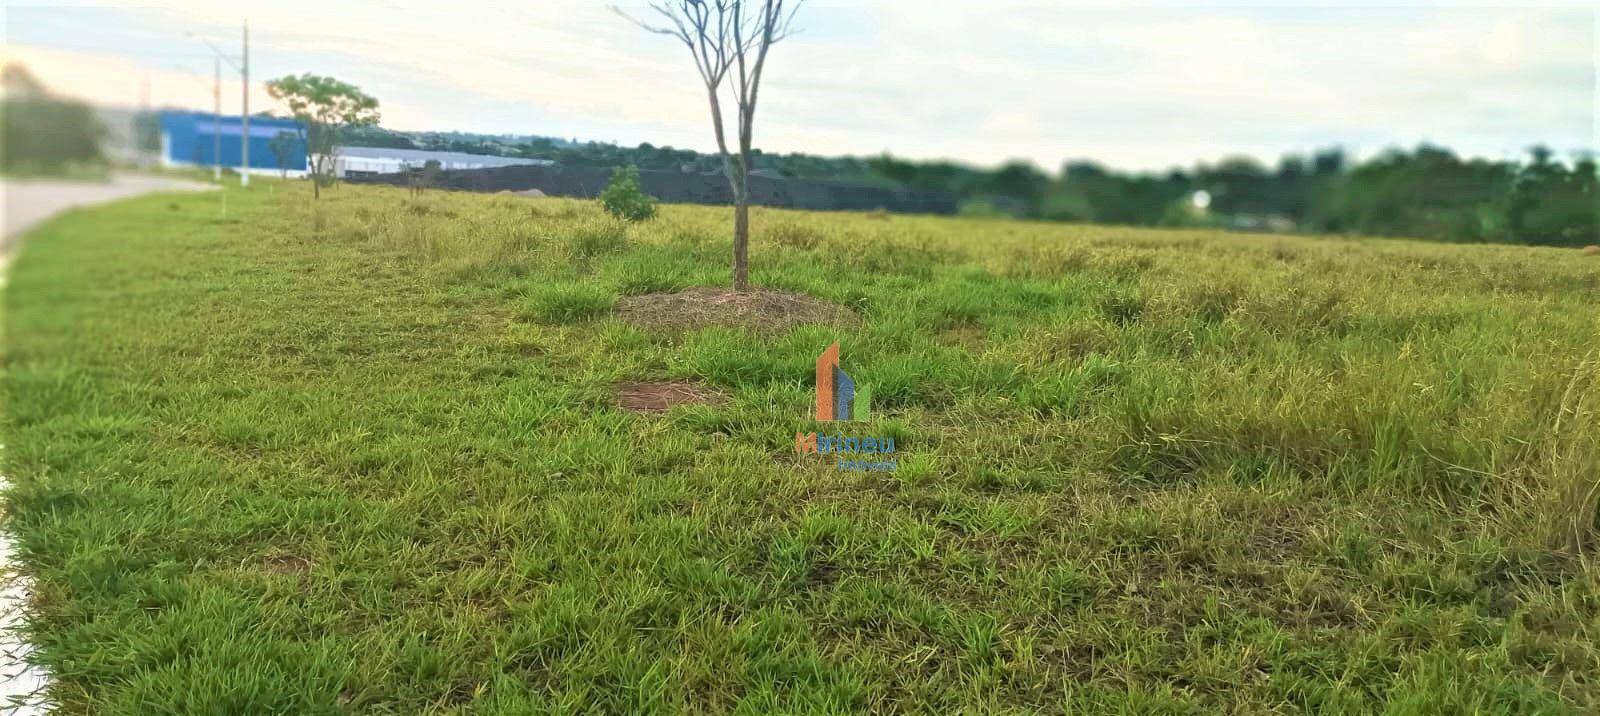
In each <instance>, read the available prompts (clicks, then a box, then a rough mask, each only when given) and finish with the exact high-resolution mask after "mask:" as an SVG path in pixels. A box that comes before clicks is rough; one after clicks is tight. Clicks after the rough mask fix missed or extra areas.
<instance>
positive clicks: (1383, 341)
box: [3, 183, 1600, 714]
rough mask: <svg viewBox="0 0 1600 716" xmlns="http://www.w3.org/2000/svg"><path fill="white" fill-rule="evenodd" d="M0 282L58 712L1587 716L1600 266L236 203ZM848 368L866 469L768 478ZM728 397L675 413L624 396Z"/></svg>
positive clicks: (535, 205) (950, 231)
mask: <svg viewBox="0 0 1600 716" xmlns="http://www.w3.org/2000/svg"><path fill="white" fill-rule="evenodd" d="M227 206H228V213H227V216H226V218H223V217H222V216H221V215H220V214H219V211H218V198H217V196H216V195H209V196H207V195H186V196H177V197H152V198H147V199H141V200H135V201H131V202H126V203H122V204H119V205H116V206H113V207H108V208H104V209H99V210H94V211H89V212H79V213H75V214H72V215H69V216H66V217H63V218H61V219H58V220H56V221H54V222H52V223H50V224H48V225H46V226H45V227H42V228H41V229H40V230H38V231H36V232H34V233H33V234H32V235H31V236H30V237H29V239H28V241H27V244H26V245H25V247H24V249H23V251H22V255H21V256H20V257H19V258H18V260H17V262H16V263H15V265H14V266H13V269H12V276H11V278H10V281H9V285H8V286H7V287H6V297H5V298H6V306H5V316H6V326H5V331H6V336H5V340H6V363H5V376H4V386H5V395H4V401H5V402H4V412H5V417H6V424H5V427H4V432H5V439H4V441H3V442H4V443H5V452H4V460H5V472H6V474H8V475H10V476H11V477H12V478H13V480H14V483H15V484H14V487H13V488H12V490H11V491H10V493H9V494H8V496H7V497H8V498H9V501H10V514H9V518H8V522H7V524H8V527H9V528H10V529H11V530H12V531H13V532H14V533H15V534H16V536H17V538H18V540H19V541H20V552H21V554H22V556H23V558H24V560H25V566H26V568H27V570H28V571H29V572H30V573H31V574H32V576H33V577H34V579H35V580H36V585H35V586H36V595H35V598H36V604H35V607H36V613H35V614H34V615H33V616H32V619H31V628H30V632H31V638H32V639H33V640H34V641H35V642H36V643H37V644H38V646H39V652H38V656H39V657H40V658H41V659H42V660H43V661H44V663H45V664H46V665H47V666H48V668H49V671H50V672H51V673H52V675H53V678H54V682H53V693H52V696H53V697H54V699H56V700H57V701H58V702H59V703H60V704H62V705H63V706H64V707H65V708H66V710H67V711H69V712H88V713H154V712H173V711H180V712H199V713H261V712H269V711H276V712H288V713H314V712H343V711H351V712H363V713H395V714H410V713H419V712H490V713H495V712H499V713H525V712H543V711H560V712H605V713H619V712H673V711H695V712H704V711H715V712H720V711H734V710H738V711H743V712H747V713H767V712H791V713H792V712H845V711H879V712H995V711H1032V710H1037V711H1043V712H1064V711H1070V712H1075V713H1076V712H1114V713H1130V714H1132V713H1139V714H1143V713H1190V712H1213V711H1233V712H1270V711H1281V712H1297V711H1313V712H1320V713H1340V712H1345V713H1365V712H1372V711H1387V712H1390V713H1464V712H1480V713H1512V712H1544V713H1562V712H1586V711H1587V712H1593V711H1595V710H1597V709H1600V564H1597V563H1596V562H1595V558H1596V555H1597V551H1600V545H1597V534H1596V532H1597V529H1600V524H1597V516H1596V509H1597V504H1600V495H1597V493H1596V490H1597V485H1600V352H1597V347H1600V313H1597V309H1600V257H1586V256H1583V255H1581V254H1580V253H1579V252H1577V251H1571V250H1555V249H1533V248H1518V247H1494V246H1450V245H1438V244H1425V243H1412V242H1403V241H1380V240H1357V239H1341V238H1296V237H1281V236H1264V235H1235V234H1226V233H1208V232H1163V231H1154V230H1136V229H1118V228H1104V227H1093V226H1070V225H1046V224H1029V223H1021V222H1002V221H979V220H956V219H946V218H922V217H903V216H883V215H874V214H864V215H863V214H856V215H847V214H808V213H801V212H787V211H772V210H758V211H757V212H756V214H755V220H754V221H755V224H754V225H755V239H754V243H753V247H752V252H751V256H752V266H753V279H754V281H755V283H757V284H759V285H762V286H767V287H774V288H782V289H788V290H794V291H802V292H806V293H809V294H811V295H813V296H816V297H819V298H823V299H827V300H829V301H833V302H836V303H838V304H841V305H843V306H847V307H849V308H850V309H852V310H853V311H854V312H855V313H856V314H857V315H858V316H859V320H858V321H843V322H840V323H839V324H838V325H812V326H802V327H799V328H793V329H788V330H781V331H769V332H764V333H760V334H755V333H751V332H749V331H748V330H745V329H732V328H722V327H710V328H702V329H670V328H641V327H638V326H635V325H630V324H627V323H624V322H622V321H620V320H618V318H617V317H616V316H615V315H614V314H613V306H614V305H615V304H616V302H617V301H618V299H619V297H621V296H627V295H637V294H645V293H650V292H659V291H672V290H676V289H680V288H685V287H689V286H696V285H725V284H726V280H727V279H726V264H727V259H726V253H727V247H728V238H727V226H728V211H727V210H726V209H714V208H705V207H683V206H667V207H663V214H662V216H661V217H660V218H659V219H657V220H655V221H653V222H651V223H647V224H642V225H631V226H629V225H623V224H619V223H617V222H615V221H613V220H611V219H610V218H608V217H606V216H604V215H603V214H602V213H600V211H599V209H598V208H597V207H596V206H595V205H593V204H592V203H588V202H577V201H568V200H557V199H538V200H530V199H523V198H520V197H510V196H495V195H463V194H440V193H431V194H427V195H425V196H422V197H410V196H408V195H407V194H406V193H405V192H404V191H401V190H392V189H379V188H368V187H355V186H345V187H340V188H338V189H336V190H334V191H332V192H329V193H326V194H324V200H323V201H322V202H320V203H319V204H316V205H313V204H312V203H311V202H310V200H309V189H307V188H305V187H302V186H299V185H291V184H285V185H277V186H272V185H270V184H267V183H263V184H261V185H259V186H257V187H254V188H253V189H252V191H251V192H249V193H245V192H241V191H240V190H238V189H237V188H234V189H229V190H228V191H227ZM834 340H838V341H840V342H841V345H842V347H843V353H844V361H845V365H846V369H847V370H849V372H850V373H851V374H852V375H853V376H855V378H856V380H857V381H859V382H861V383H863V384H866V385H869V386H870V387H871V390H872V393H873V398H872V403H873V413H874V422H873V423H871V424H861V425H851V426H849V427H847V428H845V429H844V432H846V433H851V434H868V435H888V436H893V437H894V438H895V439H896V444H897V450H898V452H897V457H898V466H899V467H898V470H897V471H895V472H891V473H885V472H845V471H839V470H837V469H834V468H833V467H831V465H830V463H829V461H828V460H824V459H820V458H819V457H818V456H814V455H806V456H801V455H796V454H795V452H794V434H795V433H796V432H797V431H809V430H813V429H822V430H824V431H827V432H830V433H831V432H834V431H835V430H836V428H835V427H834V426H829V425H827V424H818V423H815V422H813V421H812V420H811V419H810V416H811V411H812V405H813V394H812V369H813V361H814V360H815V358H816V355H817V354H818V353H819V352H820V351H821V350H822V349H823V348H825V347H826V346H827V345H828V344H829V343H830V342H832V341H834ZM668 378H681V379H693V380H697V381H700V382H701V383H703V384H704V386H706V387H707V388H708V389H716V390H720V391H724V392H725V393H726V394H727V395H728V396H729V398H728V399H727V400H726V401H724V402H722V403H721V404H718V405H713V406H701V405H697V406H681V407H677V408H674V409H673V410H671V411H669V412H667V413H663V414H649V413H635V412H630V411H626V410H623V409H621V408H619V407H618V406H617V405H616V401H615V397H614V395H613V386H614V385H615V384H616V383H618V382H619V381H631V380H651V379H668Z"/></svg>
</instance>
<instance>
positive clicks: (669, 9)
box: [611, 0, 804, 291]
mask: <svg viewBox="0 0 1600 716" xmlns="http://www.w3.org/2000/svg"><path fill="white" fill-rule="evenodd" d="M803 2H804V0H751V1H747V0H660V1H658V2H652V3H650V5H649V6H650V9H651V10H652V11H654V12H655V13H656V14H658V15H660V16H662V17H664V18H666V20H667V23H668V24H666V25H657V24H651V23H648V22H644V21H642V20H639V19H637V18H635V17H633V16H632V15H629V14H628V13H627V12H625V11H623V10H622V9H621V8H619V7H617V6H615V5H613V6H612V8H611V9H612V10H613V11H615V12H616V13H617V14H618V15H621V16H623V17H624V18H627V20H628V21H629V22H632V23H633V24H635V25H638V26H639V27H640V28H642V29H644V30H645V31H647V32H651V33H655V34H658V35H666V36H669V37H673V38H676V39H677V40H678V41H679V42H682V43H683V44H684V46H685V47H688V48H689V55H690V56H691V57H692V58H693V59H694V65H695V70H696V71H698V72H699V73H700V79H701V81H703V82H704V83H705V88H706V100H707V103H708V104H709V105H710V108H711V128H712V132H713V134H714V135H715V136H716V140H717V151H718V152H719V153H720V154H721V156H722V167H723V172H724V173H725V174H727V177H728V184H729V186H730V187H731V188H732V189H733V202H734V238H733V254H734V258H733V285H734V288H735V289H736V290H740V291H742V290H745V288H746V287H747V285H748V280H749V279H748V269H747V264H748V262H747V253H748V248H749V206H750V153H751V149H752V146H751V145H752V142H753V139H754V132H755V115H756V99H757V97H758V95H759V93H760V87H761V74H762V71H763V70H764V69H765V68H766V62H767V51H768V50H770V49H771V48H772V44H773V43H775V42H777V41H779V40H782V39H784V38H785V37H788V36H789V35H791V34H793V31H792V30H791V27H792V23H793V21H794V17H795V13H796V12H797V11H798V10H799V9H800V5H801V4H802V3H803ZM752 53H753V56H752ZM730 72H731V73H733V77H732V80H731V85H732V86H731V87H730V88H729V89H730V91H731V93H732V95H733V99H734V103H735V105H736V108H737V116H736V124H735V126H736V128H737V132H738V137H737V142H738V143H737V147H738V150H737V154H735V153H734V152H731V151H729V148H728V140H727V133H726V130H725V126H724V123H723V116H722V99H721V96H720V95H721V92H722V87H723V83H724V82H725V81H728V80H729V73H730Z"/></svg>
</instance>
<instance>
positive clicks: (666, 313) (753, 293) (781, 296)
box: [617, 286, 856, 331]
mask: <svg viewBox="0 0 1600 716" xmlns="http://www.w3.org/2000/svg"><path fill="white" fill-rule="evenodd" d="M617 316H618V317H620V318H621V319H622V320H624V321H627V322H629V323H632V324H634V325H637V326H640V327H642V328H672V329H694V328H704V327H707V326H730V327H735V328H748V329H751V330H756V331H777V330H783V329H787V328H793V327H795V326H800V325H805V324H810V323H855V322H856V314H854V313H852V312H851V311H850V309H848V308H845V307H844V306H841V305H839V304H837V303H832V302H830V301H824V300H822V299H820V298H813V297H811V296H807V295H805V294H803V293H796V292H794V291H779V290H776V289H768V288H753V289H750V290H749V291H745V292H743V293H740V292H735V291H729V290H727V289H723V288H712V287H710V286H696V287H694V288H688V289H684V290H682V291H679V292H677V293H647V294H644V295H640V296H626V297H624V298H622V299H621V300H620V301H617Z"/></svg>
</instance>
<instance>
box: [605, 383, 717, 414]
mask: <svg viewBox="0 0 1600 716" xmlns="http://www.w3.org/2000/svg"><path fill="white" fill-rule="evenodd" d="M616 390H617V404H618V405H621V406H622V407H624V408H627V409H628V410H635V411H639V412H642V413H661V412H665V411H667V410H669V409H671V408H672V407H673V406H675V405H717V404H719V403H722V402H723V401H725V400H727V399H728V395H727V394H726V393H723V392H722V391H720V390H717V389H715V388H711V387H708V386H705V385H701V384H700V383H696V382H694V381H692V380H628V381H623V382H621V383H618V384H617V385H616Z"/></svg>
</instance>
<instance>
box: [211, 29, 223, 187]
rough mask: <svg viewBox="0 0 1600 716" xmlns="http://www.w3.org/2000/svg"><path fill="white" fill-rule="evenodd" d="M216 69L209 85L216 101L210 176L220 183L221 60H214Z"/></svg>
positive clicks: (212, 96) (212, 124)
mask: <svg viewBox="0 0 1600 716" xmlns="http://www.w3.org/2000/svg"><path fill="white" fill-rule="evenodd" d="M214 62H215V63H216V67H217V73H216V79H215V80H213V81H212V84H211V98H212V99H214V100H216V104H217V111H216V113H215V114H213V115H211V137H212V138H213V139H215V140H216V142H215V143H214V144H213V145H212V150H213V151H212V154H211V176H212V178H214V179H216V180H217V183H218V184H221V183H222V58H220V57H219V58H217V59H216V60H214Z"/></svg>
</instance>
